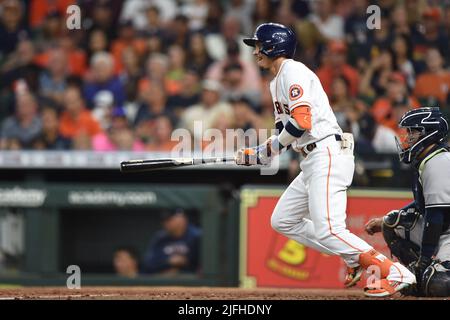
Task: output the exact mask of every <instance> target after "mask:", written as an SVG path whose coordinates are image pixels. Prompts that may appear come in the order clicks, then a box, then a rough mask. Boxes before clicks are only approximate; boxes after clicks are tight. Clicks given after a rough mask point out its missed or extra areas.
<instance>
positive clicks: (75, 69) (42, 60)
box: [34, 49, 87, 77]
mask: <svg viewBox="0 0 450 320" xmlns="http://www.w3.org/2000/svg"><path fill="white" fill-rule="evenodd" d="M49 59H50V52H49V51H46V52H43V53H41V54H38V55H36V56H35V58H34V62H35V63H36V64H38V65H39V66H41V67H43V68H47V66H48V65H49V63H50V61H49ZM67 62H68V65H69V70H68V72H69V74H70V75H74V76H78V77H83V75H84V74H85V72H86V70H87V66H86V53H84V51H83V50H81V49H76V50H73V51H71V52H69V55H68V61H67Z"/></svg>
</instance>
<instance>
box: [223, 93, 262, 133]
mask: <svg viewBox="0 0 450 320" xmlns="http://www.w3.org/2000/svg"><path fill="white" fill-rule="evenodd" d="M231 105H232V106H233V113H234V119H233V120H234V121H233V122H234V126H235V127H236V128H241V129H243V130H244V131H246V130H249V129H252V128H253V129H256V130H259V129H264V128H265V127H264V123H263V119H262V118H261V116H260V115H259V114H258V113H257V112H256V111H255V110H254V109H253V108H252V105H251V103H250V101H248V100H247V99H246V98H244V97H236V98H235V99H233V100H231Z"/></svg>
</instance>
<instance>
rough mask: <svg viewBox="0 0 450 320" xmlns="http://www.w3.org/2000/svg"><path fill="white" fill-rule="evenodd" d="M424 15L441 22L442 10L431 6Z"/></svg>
mask: <svg viewBox="0 0 450 320" xmlns="http://www.w3.org/2000/svg"><path fill="white" fill-rule="evenodd" d="M422 17H424V18H431V19H433V20H435V21H437V22H439V21H440V20H441V11H440V10H439V8H437V7H429V8H427V9H425V11H424V12H423V13H422Z"/></svg>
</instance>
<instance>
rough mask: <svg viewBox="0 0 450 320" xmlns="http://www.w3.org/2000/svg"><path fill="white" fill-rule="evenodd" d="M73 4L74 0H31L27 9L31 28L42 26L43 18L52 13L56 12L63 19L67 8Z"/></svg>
mask: <svg viewBox="0 0 450 320" xmlns="http://www.w3.org/2000/svg"><path fill="white" fill-rule="evenodd" d="M75 3H76V1H75V0H56V1H55V0H31V3H30V9H29V19H30V20H29V22H30V25H31V27H33V28H35V27H37V26H39V25H40V24H42V22H43V21H44V19H45V17H46V16H47V15H48V14H49V13H50V12H52V11H57V12H59V14H60V15H61V16H62V17H65V16H66V10H67V7H68V6H70V5H72V4H75Z"/></svg>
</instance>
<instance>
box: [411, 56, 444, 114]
mask: <svg viewBox="0 0 450 320" xmlns="http://www.w3.org/2000/svg"><path fill="white" fill-rule="evenodd" d="M425 62H426V64H427V72H425V73H423V74H420V75H419V76H418V77H417V83H416V87H415V90H414V95H415V96H416V97H417V98H419V99H428V98H430V97H432V98H434V99H436V100H438V101H439V103H440V104H441V106H445V104H446V102H447V99H448V96H449V91H450V72H449V71H447V70H445V69H444V60H443V59H442V56H441V54H440V52H439V50H438V49H436V48H430V49H428V51H427V53H426V56H425ZM448 107H450V106H448Z"/></svg>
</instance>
